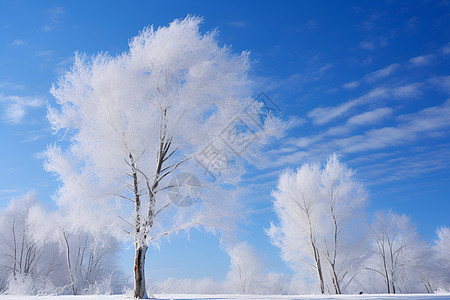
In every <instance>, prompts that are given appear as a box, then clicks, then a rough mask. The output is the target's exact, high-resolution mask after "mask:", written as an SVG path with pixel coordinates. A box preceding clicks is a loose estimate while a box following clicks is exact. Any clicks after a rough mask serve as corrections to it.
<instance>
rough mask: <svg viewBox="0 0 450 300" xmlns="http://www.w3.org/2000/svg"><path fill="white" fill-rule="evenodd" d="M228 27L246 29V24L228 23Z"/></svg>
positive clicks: (239, 22) (238, 22)
mask: <svg viewBox="0 0 450 300" xmlns="http://www.w3.org/2000/svg"><path fill="white" fill-rule="evenodd" d="M228 25H230V26H232V27H236V28H240V29H242V28H246V27H247V26H248V24H247V23H245V22H241V21H233V22H228Z"/></svg>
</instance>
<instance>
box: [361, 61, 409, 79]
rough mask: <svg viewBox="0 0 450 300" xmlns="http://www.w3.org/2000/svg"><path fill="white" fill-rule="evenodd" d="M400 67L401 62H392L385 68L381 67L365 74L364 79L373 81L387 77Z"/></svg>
mask: <svg viewBox="0 0 450 300" xmlns="http://www.w3.org/2000/svg"><path fill="white" fill-rule="evenodd" d="M399 67H400V64H397V63H395V64H391V65H389V66H387V67H385V68H383V69H380V70H378V71H375V72H372V73H370V74H367V75H366V76H364V80H365V81H368V82H373V81H376V80H378V79H381V78H384V77H387V76H389V75H391V74H392V73H394V72H395V71H396V70H397V69H398V68H399Z"/></svg>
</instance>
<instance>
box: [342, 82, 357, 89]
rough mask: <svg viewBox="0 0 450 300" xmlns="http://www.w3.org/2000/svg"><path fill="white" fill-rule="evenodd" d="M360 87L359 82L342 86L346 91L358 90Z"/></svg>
mask: <svg viewBox="0 0 450 300" xmlns="http://www.w3.org/2000/svg"><path fill="white" fill-rule="evenodd" d="M358 86H359V81H356V80H355V81H351V82H347V83H344V84H343V85H342V87H343V88H344V89H354V88H357V87H358Z"/></svg>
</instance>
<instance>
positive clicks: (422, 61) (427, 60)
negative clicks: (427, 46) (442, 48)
mask: <svg viewBox="0 0 450 300" xmlns="http://www.w3.org/2000/svg"><path fill="white" fill-rule="evenodd" d="M434 57H435V56H434V54H427V55H420V56H416V57H413V58H411V59H410V60H409V62H410V63H411V64H412V65H413V66H419V67H422V66H427V65H429V64H431V63H432V62H433V60H434Z"/></svg>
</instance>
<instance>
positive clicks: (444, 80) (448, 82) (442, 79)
mask: <svg viewBox="0 0 450 300" xmlns="http://www.w3.org/2000/svg"><path fill="white" fill-rule="evenodd" d="M430 83H432V84H433V85H434V86H436V87H437V88H438V89H439V90H441V91H442V92H444V93H447V94H450V76H437V77H433V78H431V79H430Z"/></svg>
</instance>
